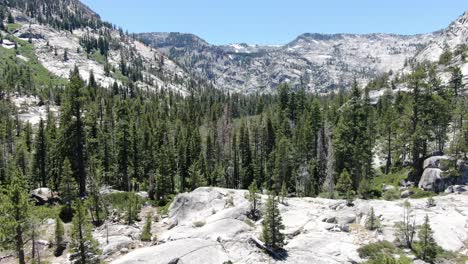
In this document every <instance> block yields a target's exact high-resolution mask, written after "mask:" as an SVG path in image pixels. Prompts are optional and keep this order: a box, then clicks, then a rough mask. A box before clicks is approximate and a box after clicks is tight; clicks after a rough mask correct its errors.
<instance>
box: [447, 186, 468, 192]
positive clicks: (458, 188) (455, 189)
mask: <svg viewBox="0 0 468 264" xmlns="http://www.w3.org/2000/svg"><path fill="white" fill-rule="evenodd" d="M467 190H468V188H467V186H465V185H452V186H449V187H447V189H445V191H444V192H445V193H464V192H466V191H467Z"/></svg>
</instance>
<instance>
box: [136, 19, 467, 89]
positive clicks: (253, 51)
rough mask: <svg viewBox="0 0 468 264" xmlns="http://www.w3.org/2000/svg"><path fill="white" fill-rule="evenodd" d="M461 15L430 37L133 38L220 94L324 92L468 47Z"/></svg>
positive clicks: (162, 35)
mask: <svg viewBox="0 0 468 264" xmlns="http://www.w3.org/2000/svg"><path fill="white" fill-rule="evenodd" d="M466 14H467V13H465V14H464V15H462V16H461V17H459V18H458V19H457V20H456V21H454V22H453V23H452V24H451V25H450V26H449V27H448V28H447V29H445V30H442V31H436V32H433V33H429V34H420V35H396V34H364V35H359V34H318V33H306V34H302V35H300V36H298V37H297V38H296V39H295V40H293V41H292V42H290V43H288V44H286V45H282V46H262V45H247V44H232V45H223V46H216V45H211V44H209V43H207V42H206V41H205V40H203V39H201V38H199V37H197V36H195V35H192V34H183V33H143V34H139V35H138V38H139V39H141V40H142V41H143V42H145V43H146V44H148V45H150V46H152V47H154V48H158V49H159V50H161V51H162V52H163V53H165V54H166V55H168V56H169V57H170V58H172V59H174V60H175V61H177V62H179V63H180V64H181V65H182V66H184V67H185V68H186V69H187V70H188V71H189V72H191V73H194V74H197V75H198V76H201V77H203V78H207V79H208V80H210V81H212V82H213V83H214V85H215V86H216V87H218V88H220V89H224V90H228V91H236V92H244V93H252V92H258V91H260V92H268V91H272V90H274V89H275V87H276V86H277V85H278V84H280V83H282V82H287V83H289V84H290V85H291V86H292V87H294V88H299V87H305V88H306V89H307V90H309V91H315V92H327V91H330V90H333V89H337V88H342V87H344V88H346V87H349V85H350V84H351V83H352V81H353V80H354V79H355V78H356V79H357V80H358V82H359V83H361V84H366V83H368V82H369V81H370V80H372V79H373V78H375V77H377V76H379V75H381V74H383V73H388V72H389V71H393V72H398V71H401V70H404V69H405V66H407V63H406V62H407V61H410V60H413V59H414V58H415V59H416V60H418V61H423V60H430V61H436V60H438V59H439V56H440V54H441V53H442V51H443V50H444V45H445V44H447V45H448V48H449V49H453V50H454V49H455V48H456V46H459V45H460V44H463V43H467V38H468V33H467V30H466V21H467V20H468V19H467V18H466V16H467V15H466ZM415 56H416V57H415ZM464 72H465V71H464Z"/></svg>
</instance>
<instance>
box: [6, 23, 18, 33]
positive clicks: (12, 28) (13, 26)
mask: <svg viewBox="0 0 468 264" xmlns="http://www.w3.org/2000/svg"><path fill="white" fill-rule="evenodd" d="M19 28H21V24H18V23H10V24H7V30H8V31H9V32H13V31H15V30H17V29H19Z"/></svg>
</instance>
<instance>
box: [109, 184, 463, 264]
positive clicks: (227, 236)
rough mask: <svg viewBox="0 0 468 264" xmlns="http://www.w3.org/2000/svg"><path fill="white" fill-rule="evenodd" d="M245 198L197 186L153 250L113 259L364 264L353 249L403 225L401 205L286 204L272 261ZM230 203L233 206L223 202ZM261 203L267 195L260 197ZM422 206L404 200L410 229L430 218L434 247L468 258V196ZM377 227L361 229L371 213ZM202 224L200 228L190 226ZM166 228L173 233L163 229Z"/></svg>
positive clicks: (119, 263) (181, 200)
mask: <svg viewBox="0 0 468 264" xmlns="http://www.w3.org/2000/svg"><path fill="white" fill-rule="evenodd" d="M246 194H247V191H243V190H229V189H222V188H208V187H203V188H199V189H196V190H195V191H193V192H191V193H184V194H180V195H178V197H177V198H176V199H175V201H174V203H173V204H172V205H171V207H170V209H169V216H168V218H167V219H164V220H163V221H162V223H161V227H160V228H161V230H160V234H159V235H158V238H159V242H158V243H159V245H155V246H152V247H147V248H141V249H137V250H134V251H131V252H129V253H128V254H126V255H124V256H121V257H119V258H118V259H116V260H115V261H114V262H112V263H115V264H124V263H151V264H159V263H161V264H167V263H171V261H175V260H177V262H175V263H185V264H187V263H206V264H210V263H213V264H215V263H216V264H219V263H223V262H225V261H227V260H231V261H233V262H234V263H247V264H250V263H252V264H253V263H330V264H336V263H349V262H360V261H362V260H361V259H360V258H359V256H358V254H357V251H356V250H357V248H359V247H360V246H362V245H364V244H367V243H370V242H375V241H378V240H389V241H393V240H394V235H393V234H394V224H395V223H396V222H398V221H401V220H402V218H403V207H402V203H403V201H402V200H399V201H384V200H356V201H355V206H354V207H348V206H346V205H345V201H340V200H329V199H322V198H286V200H287V205H283V204H280V205H279V209H280V212H281V215H282V217H283V222H284V224H285V227H286V228H285V230H284V233H285V234H286V237H287V240H286V241H287V245H286V246H285V249H286V251H287V254H288V256H287V258H286V259H285V260H282V261H275V260H273V259H271V258H270V257H269V256H268V255H267V254H265V253H264V252H263V251H262V250H260V249H259V248H258V247H257V246H256V245H255V244H254V243H252V242H251V241H252V238H255V239H256V240H255V241H258V239H257V238H259V237H260V235H261V220H260V221H258V222H256V223H252V222H249V221H246V217H245V213H246V211H247V210H248V208H249V202H248V200H247V199H246ZM231 199H232V201H233V204H231V203H230V202H227V201H228V200H231ZM262 199H263V201H265V199H266V196H264V195H262ZM434 200H435V206H433V207H431V208H428V207H427V206H426V204H427V199H417V200H414V199H409V201H410V203H411V204H412V208H413V213H412V215H414V216H415V221H416V224H417V225H419V224H421V223H422V222H423V220H424V216H425V215H426V214H428V215H429V217H430V219H431V222H430V224H431V227H432V229H433V230H434V237H435V239H436V241H437V243H438V244H439V245H440V246H442V247H443V248H444V249H447V250H453V251H458V252H461V253H464V254H468V249H467V248H466V241H467V240H468V193H466V192H464V193H461V194H448V195H445V196H438V197H435V198H434ZM371 207H373V208H374V210H375V214H376V216H377V217H378V218H379V219H380V221H381V223H382V233H381V234H379V233H376V232H371V231H367V230H366V229H365V228H364V227H363V224H364V223H365V219H366V217H367V214H368V212H369V210H370V208H371ZM199 221H203V225H202V226H199V225H194V222H199ZM169 226H171V227H172V228H170V229H169V228H168V227H169Z"/></svg>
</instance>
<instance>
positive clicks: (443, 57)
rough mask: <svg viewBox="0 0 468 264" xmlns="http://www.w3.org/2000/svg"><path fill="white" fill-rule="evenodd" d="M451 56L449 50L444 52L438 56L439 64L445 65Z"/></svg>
mask: <svg viewBox="0 0 468 264" xmlns="http://www.w3.org/2000/svg"><path fill="white" fill-rule="evenodd" d="M452 57H453V54H452V52H451V51H450V50H446V51H444V52H443V53H442V54H440V57H439V64H442V65H447V64H448V63H449V62H450V61H451V60H452Z"/></svg>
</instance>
